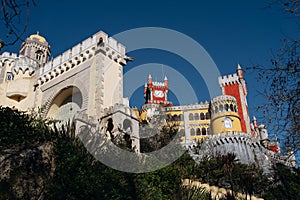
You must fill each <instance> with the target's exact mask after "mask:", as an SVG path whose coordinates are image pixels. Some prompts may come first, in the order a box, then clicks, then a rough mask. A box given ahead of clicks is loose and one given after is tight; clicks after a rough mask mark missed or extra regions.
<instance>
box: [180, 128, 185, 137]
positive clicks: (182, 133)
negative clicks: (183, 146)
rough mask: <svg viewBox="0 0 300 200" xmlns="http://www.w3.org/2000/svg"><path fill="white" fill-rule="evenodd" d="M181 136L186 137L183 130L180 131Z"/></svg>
mask: <svg viewBox="0 0 300 200" xmlns="http://www.w3.org/2000/svg"><path fill="white" fill-rule="evenodd" d="M179 136H180V137H183V136H184V129H181V130H180V131H179Z"/></svg>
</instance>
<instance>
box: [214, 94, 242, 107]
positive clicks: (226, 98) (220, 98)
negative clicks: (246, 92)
mask: <svg viewBox="0 0 300 200" xmlns="http://www.w3.org/2000/svg"><path fill="white" fill-rule="evenodd" d="M210 102H211V104H212V105H214V104H220V103H229V102H230V103H233V104H235V105H237V101H236V99H235V97H233V96H230V95H221V96H217V97H215V98H213V99H212V100H211V101H210Z"/></svg>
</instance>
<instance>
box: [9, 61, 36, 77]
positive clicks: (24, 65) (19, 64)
mask: <svg viewBox="0 0 300 200" xmlns="http://www.w3.org/2000/svg"><path fill="white" fill-rule="evenodd" d="M38 66H39V64H38V63H37V62H36V61H35V60H32V59H30V58H28V57H25V56H20V57H19V58H17V59H16V60H15V64H14V65H13V66H12V71H13V72H15V73H16V74H18V73H19V71H22V72H23V74H24V73H25V71H27V70H28V71H29V75H32V74H33V73H34V72H35V71H36V69H37V68H38Z"/></svg>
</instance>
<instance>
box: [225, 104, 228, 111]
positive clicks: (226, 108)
mask: <svg viewBox="0 0 300 200" xmlns="http://www.w3.org/2000/svg"><path fill="white" fill-rule="evenodd" d="M228 109H229V106H228V104H227V103H226V104H225V110H226V111H228Z"/></svg>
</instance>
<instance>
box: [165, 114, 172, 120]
mask: <svg viewBox="0 0 300 200" xmlns="http://www.w3.org/2000/svg"><path fill="white" fill-rule="evenodd" d="M166 120H167V122H171V121H172V115H170V114H167V119H166Z"/></svg>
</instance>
